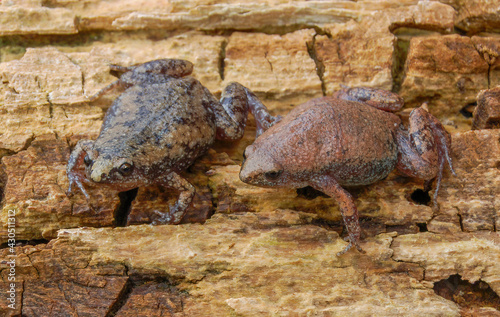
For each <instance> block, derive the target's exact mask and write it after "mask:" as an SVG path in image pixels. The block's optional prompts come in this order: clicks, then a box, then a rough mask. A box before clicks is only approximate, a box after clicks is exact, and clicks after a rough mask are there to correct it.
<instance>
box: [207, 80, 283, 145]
mask: <svg viewBox="0 0 500 317" xmlns="http://www.w3.org/2000/svg"><path fill="white" fill-rule="evenodd" d="M214 112H215V116H216V126H217V139H218V140H227V141H234V140H238V139H240V138H241V137H242V136H243V132H244V131H245V126H246V122H247V117H248V112H251V113H252V114H253V116H254V117H255V121H256V125H257V136H259V135H260V134H262V132H264V131H265V130H267V129H269V128H270V127H271V126H272V125H273V124H275V123H276V122H278V121H279V120H281V117H280V116H276V117H274V116H272V115H271V114H269V111H268V110H267V108H266V106H264V105H263V104H262V102H260V100H259V99H258V98H257V97H256V96H255V94H254V93H253V92H252V91H250V89H248V88H246V87H244V86H242V85H241V84H238V83H234V82H233V83H230V84H229V85H228V86H227V87H226V88H225V89H224V91H223V92H222V96H221V100H220V103H216V104H215V105H214Z"/></svg>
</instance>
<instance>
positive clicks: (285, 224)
mask: <svg viewBox="0 0 500 317" xmlns="http://www.w3.org/2000/svg"><path fill="white" fill-rule="evenodd" d="M146 3H147V5H145V4H146ZM499 17H500V5H498V4H496V3H495V1H487V0H481V1H466V0H454V1H453V0H449V1H448V0H446V1H440V2H437V1H436V2H434V1H430V2H429V1H423V2H417V1H409V0H408V1H392V0H387V1H357V2H351V1H337V0H331V1H254V2H245V4H241V3H238V2H237V1H223V2H220V1H218V2H215V1H208V0H199V1H177V0H175V1H174V0H172V1H162V0H155V1H99V0H88V1H76V0H69V1H68V0H64V1H63V0H51V1H41V0H27V1H4V2H2V4H0V36H2V38H1V40H2V41H1V44H0V77H1V78H2V82H1V83H0V116H1V120H2V124H1V125H0V156H2V165H0V189H1V193H2V195H3V200H2V213H1V214H0V225H1V226H0V241H2V243H3V242H6V241H7V237H8V234H7V229H8V211H9V210H13V211H15V212H16V217H15V221H16V239H17V240H18V241H22V245H18V246H16V247H15V249H14V250H13V251H14V252H15V254H16V255H15V257H14V258H15V259H16V282H17V284H16V305H15V309H14V310H12V309H10V308H9V307H8V306H7V305H8V303H9V302H7V300H4V299H7V296H8V295H9V294H8V291H9V289H10V285H9V283H10V282H9V279H8V277H9V272H10V266H9V264H8V262H6V261H3V262H1V263H0V275H1V276H2V281H1V284H0V285H1V286H0V290H1V292H2V295H1V297H0V312H1V314H7V315H9V314H10V315H16V314H21V313H22V314H23V315H25V316H45V315H47V316H49V315H50V316H68V315H69V316H80V315H92V316H112V315H116V316H135V315H136V314H137V312H138V311H140V312H141V313H142V314H144V315H148V316H206V315H211V316H230V315H238V316H240V315H241V316H266V315H278V316H280V315H283V314H285V315H286V314H289V315H298V316H305V315H327V316H329V315H332V316H345V315H352V314H355V315H356V316H371V315H384V316H401V315H405V316H443V315H445V316H460V315H466V316H470V315H474V314H476V315H478V316H479V315H481V316H498V315H500V312H499V310H500V299H499V297H498V295H500V265H499V264H498V259H499V258H500V238H499V235H498V231H497V230H498V228H499V227H500V198H499V197H500V168H499V167H500V130H498V114H499V110H498V109H499V105H500V97H499V95H498V88H495V87H497V86H498V85H500V76H499V72H500V60H499V55H500V36H499V30H500V18H499ZM28 22H29V23H28ZM170 57H171V58H184V59H188V60H190V61H192V62H193V63H194V64H195V72H194V74H193V75H194V76H195V77H196V78H198V79H199V80H200V81H201V82H202V83H203V84H204V85H206V86H207V88H209V89H210V91H212V92H214V93H215V94H220V92H221V90H222V88H223V87H224V86H225V85H227V84H228V83H230V82H231V81H237V82H240V83H242V84H243V85H245V86H247V87H248V88H250V89H252V90H253V91H255V92H256V93H257V95H258V96H259V97H260V98H261V99H262V100H263V102H264V103H265V104H266V105H268V107H269V109H270V110H271V112H272V113H273V114H285V113H287V112H288V111H289V110H290V109H292V108H293V107H294V106H295V105H298V104H300V103H301V102H304V101H306V100H308V99H311V98H314V97H319V96H323V95H329V94H331V93H333V92H334V91H336V90H338V89H340V88H341V87H342V85H345V86H370V87H379V88H384V89H390V90H393V91H397V92H399V93H400V94H401V95H402V96H403V97H404V98H405V100H406V109H405V110H403V112H402V113H401V115H402V116H403V117H405V116H407V115H408V112H409V109H411V108H412V107H415V106H418V105H420V103H422V102H428V104H429V108H430V111H431V113H433V114H434V115H436V116H437V117H439V118H440V120H441V121H442V122H443V124H444V125H445V127H446V128H447V129H448V130H449V131H450V132H451V133H452V137H453V148H452V155H453V160H454V162H455V168H456V171H457V174H458V177H456V178H455V177H453V176H452V175H451V174H446V175H445V178H444V181H443V184H442V189H441V192H440V195H439V197H438V202H439V204H440V209H439V211H433V210H432V208H431V206H429V196H428V195H429V193H426V192H424V191H422V189H423V183H422V182H421V181H418V180H412V179H407V178H403V177H400V176H398V175H396V174H391V175H389V177H387V179H385V180H383V181H381V182H378V183H376V184H373V185H371V186H367V187H363V188H356V189H353V190H352V193H353V194H354V196H355V197H356V204H357V206H358V208H359V211H360V216H361V227H362V232H363V235H362V239H363V240H362V247H363V249H364V250H365V251H366V253H365V254H361V253H359V252H357V251H354V250H352V251H350V252H348V253H347V254H345V255H344V256H342V257H336V256H335V254H336V253H337V252H338V251H340V250H342V249H343V248H344V246H345V244H346V242H344V241H343V240H342V237H343V232H342V228H343V224H342V220H341V217H340V213H339V212H338V208H337V206H336V204H335V203H334V201H333V200H332V199H330V198H328V197H324V196H323V195H321V193H318V192H315V191H313V190H310V189H302V190H299V191H297V190H276V189H263V188H257V187H252V186H249V185H246V184H244V183H242V182H241V181H239V179H238V172H239V163H240V162H241V159H242V152H243V149H244V148H245V147H246V146H247V145H249V144H251V142H252V141H253V138H254V134H255V129H254V127H252V126H250V127H249V128H248V129H247V132H246V133H245V136H244V138H243V139H242V140H241V141H239V142H235V143H231V144H227V143H226V144H224V143H217V144H215V146H214V148H213V150H211V151H210V152H209V153H207V154H206V155H205V156H203V157H202V158H200V159H199V160H198V161H197V162H196V163H195V164H194V165H193V166H192V167H191V168H190V169H189V170H188V171H187V172H186V173H185V175H186V177H187V178H188V179H189V180H190V181H191V182H192V183H193V184H194V185H195V186H196V188H197V196H196V198H195V202H194V204H193V206H192V207H191V208H190V210H189V214H188V216H187V217H186V218H185V220H184V224H181V225H177V226H168V225H167V226H157V227H152V226H150V225H148V224H149V223H150V222H151V221H152V220H154V217H155V213H154V210H155V209H159V210H163V209H165V208H167V206H168V204H169V203H172V202H173V201H174V200H175V199H176V193H175V192H172V191H168V190H164V189H161V188H156V187H150V188H141V189H139V190H138V191H136V192H135V191H132V192H127V193H124V194H120V196H118V193H116V192H112V191H109V190H106V189H102V188H92V189H90V193H91V196H92V199H93V201H94V205H96V206H97V209H96V210H90V209H89V207H88V206H87V204H86V202H85V200H84V198H83V196H82V195H76V196H75V197H73V198H71V199H69V198H67V197H66V195H65V194H64V192H65V190H66V189H67V187H68V181H67V178H66V174H65V168H66V162H67V159H68V156H69V153H70V150H71V149H72V147H73V146H74V145H75V144H76V142H77V141H78V140H79V139H82V138H95V137H96V136H97V133H98V131H99V128H100V125H101V123H102V118H103V116H104V113H105V111H106V109H107V108H108V107H109V105H110V103H111V100H112V99H113V98H114V97H116V93H115V94H114V95H113V94H111V95H109V96H106V97H104V98H101V99H99V100H97V101H94V102H88V97H89V96H91V95H93V94H94V93H95V92H97V91H99V89H101V88H102V87H104V86H106V85H107V84H109V83H110V82H112V81H113V80H114V79H115V77H113V76H112V75H111V74H110V72H109V64H119V65H125V66H126V65H133V64H137V63H142V62H145V61H149V60H153V59H157V58H170ZM476 104H477V107H476ZM474 109H475V110H474ZM473 113H474V124H472V122H473V119H472V118H470V116H472V114H473ZM472 126H474V129H475V130H471V129H472ZM430 194H431V195H432V191H431V192H430ZM212 214H214V215H213V216H212V217H211V218H209V219H208V220H206V221H204V220H205V219H206V218H208V217H210V216H211V215H212ZM124 225H126V226H125V227H115V226H124ZM4 246H5V245H4ZM0 252H1V253H2V257H1V258H2V259H12V258H13V257H9V254H11V253H10V249H9V248H4V249H1V250H0ZM457 279H459V280H460V279H461V282H460V283H461V284H460V285H462V286H463V285H468V286H467V287H469V286H470V288H469V289H468V291H466V292H462V293H460V292H459V290H461V288H460V287H462V286H460V285H458V284H453V283H452V282H453V281H456V280H457ZM443 280H445V281H446V283H445V285H448V286H449V285H452V287H451V288H449V289H448V288H442V285H443V284H441V282H440V281H443ZM468 283H469V284H468ZM472 284H473V285H472ZM454 292H455V293H454ZM464 293H465V294H477V296H476V297H474V298H473V299H472V300H471V297H465V296H466V295H463V294H464Z"/></svg>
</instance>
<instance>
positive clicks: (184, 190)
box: [67, 59, 279, 223]
mask: <svg viewBox="0 0 500 317" xmlns="http://www.w3.org/2000/svg"><path fill="white" fill-rule="evenodd" d="M111 69H113V70H114V71H120V72H125V73H124V74H123V75H122V76H121V77H120V79H119V80H117V81H116V82H114V83H111V84H110V85H108V86H107V87H105V88H103V89H102V90H101V91H100V92H98V93H97V94H96V95H95V96H93V97H91V98H90V100H95V99H96V98H98V97H99V96H101V95H102V94H104V93H106V92H108V91H109V90H111V89H114V88H115V87H122V88H125V89H126V90H125V91H124V92H123V93H122V94H121V95H120V96H119V97H118V98H117V99H116V100H115V101H114V102H113V104H112V105H111V107H110V109H109V110H108V112H107V114H106V116H105V118H104V122H103V124H102V127H101V131H100V134H99V136H98V137H97V139H96V140H95V141H92V140H80V141H79V142H78V143H77V145H76V147H75V149H74V150H73V152H72V154H71V156H70V159H69V161H68V165H67V175H68V179H69V183H70V186H69V188H68V193H69V194H71V193H72V189H73V186H74V185H76V186H77V187H78V188H79V189H80V190H81V191H82V193H83V194H84V195H85V197H86V198H87V201H89V200H90V195H89V194H88V193H87V191H86V190H85V187H84V185H83V184H84V183H86V184H89V183H91V184H94V185H95V184H99V185H106V186H109V187H111V188H113V189H116V190H118V191H126V190H130V189H133V188H136V187H140V186H144V185H150V184H158V185H161V186H165V187H169V188H174V189H176V190H177V191H179V198H178V200H177V202H176V203H175V204H174V206H172V207H171V208H170V209H169V211H168V212H165V213H164V212H160V211H155V212H156V213H157V214H159V215H160V219H159V220H155V221H154V223H167V222H168V223H179V222H180V221H181V219H182V217H183V215H184V213H185V211H186V210H187V208H188V207H189V205H190V204H191V202H192V199H193V196H194V194H195V188H194V186H193V185H191V184H190V183H189V182H188V181H187V180H185V179H184V178H183V177H182V176H181V175H180V173H181V172H182V171H184V170H185V169H186V168H187V167H188V166H190V165H191V164H192V163H193V162H194V160H195V159H196V158H197V157H199V156H200V155H202V154H203V153H205V152H206V150H207V149H208V148H209V147H210V146H211V145H212V143H213V142H214V140H215V139H219V140H237V139H239V138H241V137H242V136H243V132H244V129H245V125H246V120H247V115H248V113H249V112H251V113H253V114H254V116H255V117H256V121H257V123H258V125H257V134H260V133H262V131H263V130H265V129H267V128H268V127H269V126H270V125H272V124H273V123H274V122H275V121H277V120H279V119H278V118H275V117H273V116H271V115H270V114H269V112H268V111H267V108H266V107H265V106H264V105H263V104H262V103H261V102H260V101H259V100H258V99H257V98H256V97H255V95H254V94H253V93H252V92H251V91H250V90H248V89H247V88H245V87H243V86H242V85H240V84H238V83H230V84H229V85H228V86H227V87H226V88H225V89H224V91H223V93H222V98H221V101H220V102H219V101H218V100H217V99H215V98H214V97H213V96H212V94H211V93H210V92H209V91H208V89H207V88H205V87H204V86H203V85H202V84H201V83H200V82H199V81H198V80H196V79H194V78H192V77H189V76H188V75H189V74H190V73H191V72H192V70H193V64H192V63H191V62H189V61H185V60H174V59H161V60H154V61H151V62H148V63H144V64H141V65H138V66H133V67H121V66H116V65H113V66H111ZM89 204H90V202H89Z"/></svg>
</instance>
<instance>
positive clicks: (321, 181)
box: [311, 175, 362, 256]
mask: <svg viewBox="0 0 500 317" xmlns="http://www.w3.org/2000/svg"><path fill="white" fill-rule="evenodd" d="M311 186H312V187H313V188H315V189H317V190H320V191H322V192H324V193H325V194H327V195H328V196H330V197H332V198H335V200H336V201H337V202H338V204H339V207H340V212H341V213H342V218H343V220H344V224H345V226H346V228H347V234H348V236H347V237H346V238H345V240H346V241H348V242H349V244H348V245H347V246H346V247H345V249H344V250H342V251H340V252H338V253H337V256H340V255H342V254H344V253H346V252H347V251H349V249H351V248H352V247H353V246H355V247H356V249H358V251H362V250H361V247H360V246H359V238H360V235H361V229H360V226H359V216H358V209H357V208H356V205H355V204H354V199H353V198H352V196H351V194H349V192H348V191H346V190H345V189H344V188H342V187H341V186H340V185H339V183H338V182H337V181H336V180H335V179H334V178H333V177H331V176H329V175H324V176H319V177H316V178H314V180H313V181H312V182H311Z"/></svg>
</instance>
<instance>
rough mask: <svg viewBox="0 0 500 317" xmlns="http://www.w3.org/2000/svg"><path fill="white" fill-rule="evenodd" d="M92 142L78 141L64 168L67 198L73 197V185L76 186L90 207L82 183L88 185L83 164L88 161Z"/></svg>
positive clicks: (88, 198) (88, 197) (87, 195)
mask: <svg viewBox="0 0 500 317" xmlns="http://www.w3.org/2000/svg"><path fill="white" fill-rule="evenodd" d="M93 144H94V141H92V140H80V141H78V143H77V144H76V146H75V148H74V149H73V152H71V155H70V157H69V160H68V165H67V166H66V175H67V176H68V180H69V187H68V191H67V192H66V195H67V196H72V195H73V185H76V186H77V187H78V188H79V189H80V190H81V191H82V193H83V195H84V196H85V198H86V199H87V203H89V205H90V196H89V194H88V193H87V191H86V190H85V187H84V186H83V183H84V182H86V183H89V182H90V181H89V180H88V178H87V175H86V174H85V169H84V164H85V165H87V162H88V161H89V155H91V154H92V152H91V151H92V146H93Z"/></svg>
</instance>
